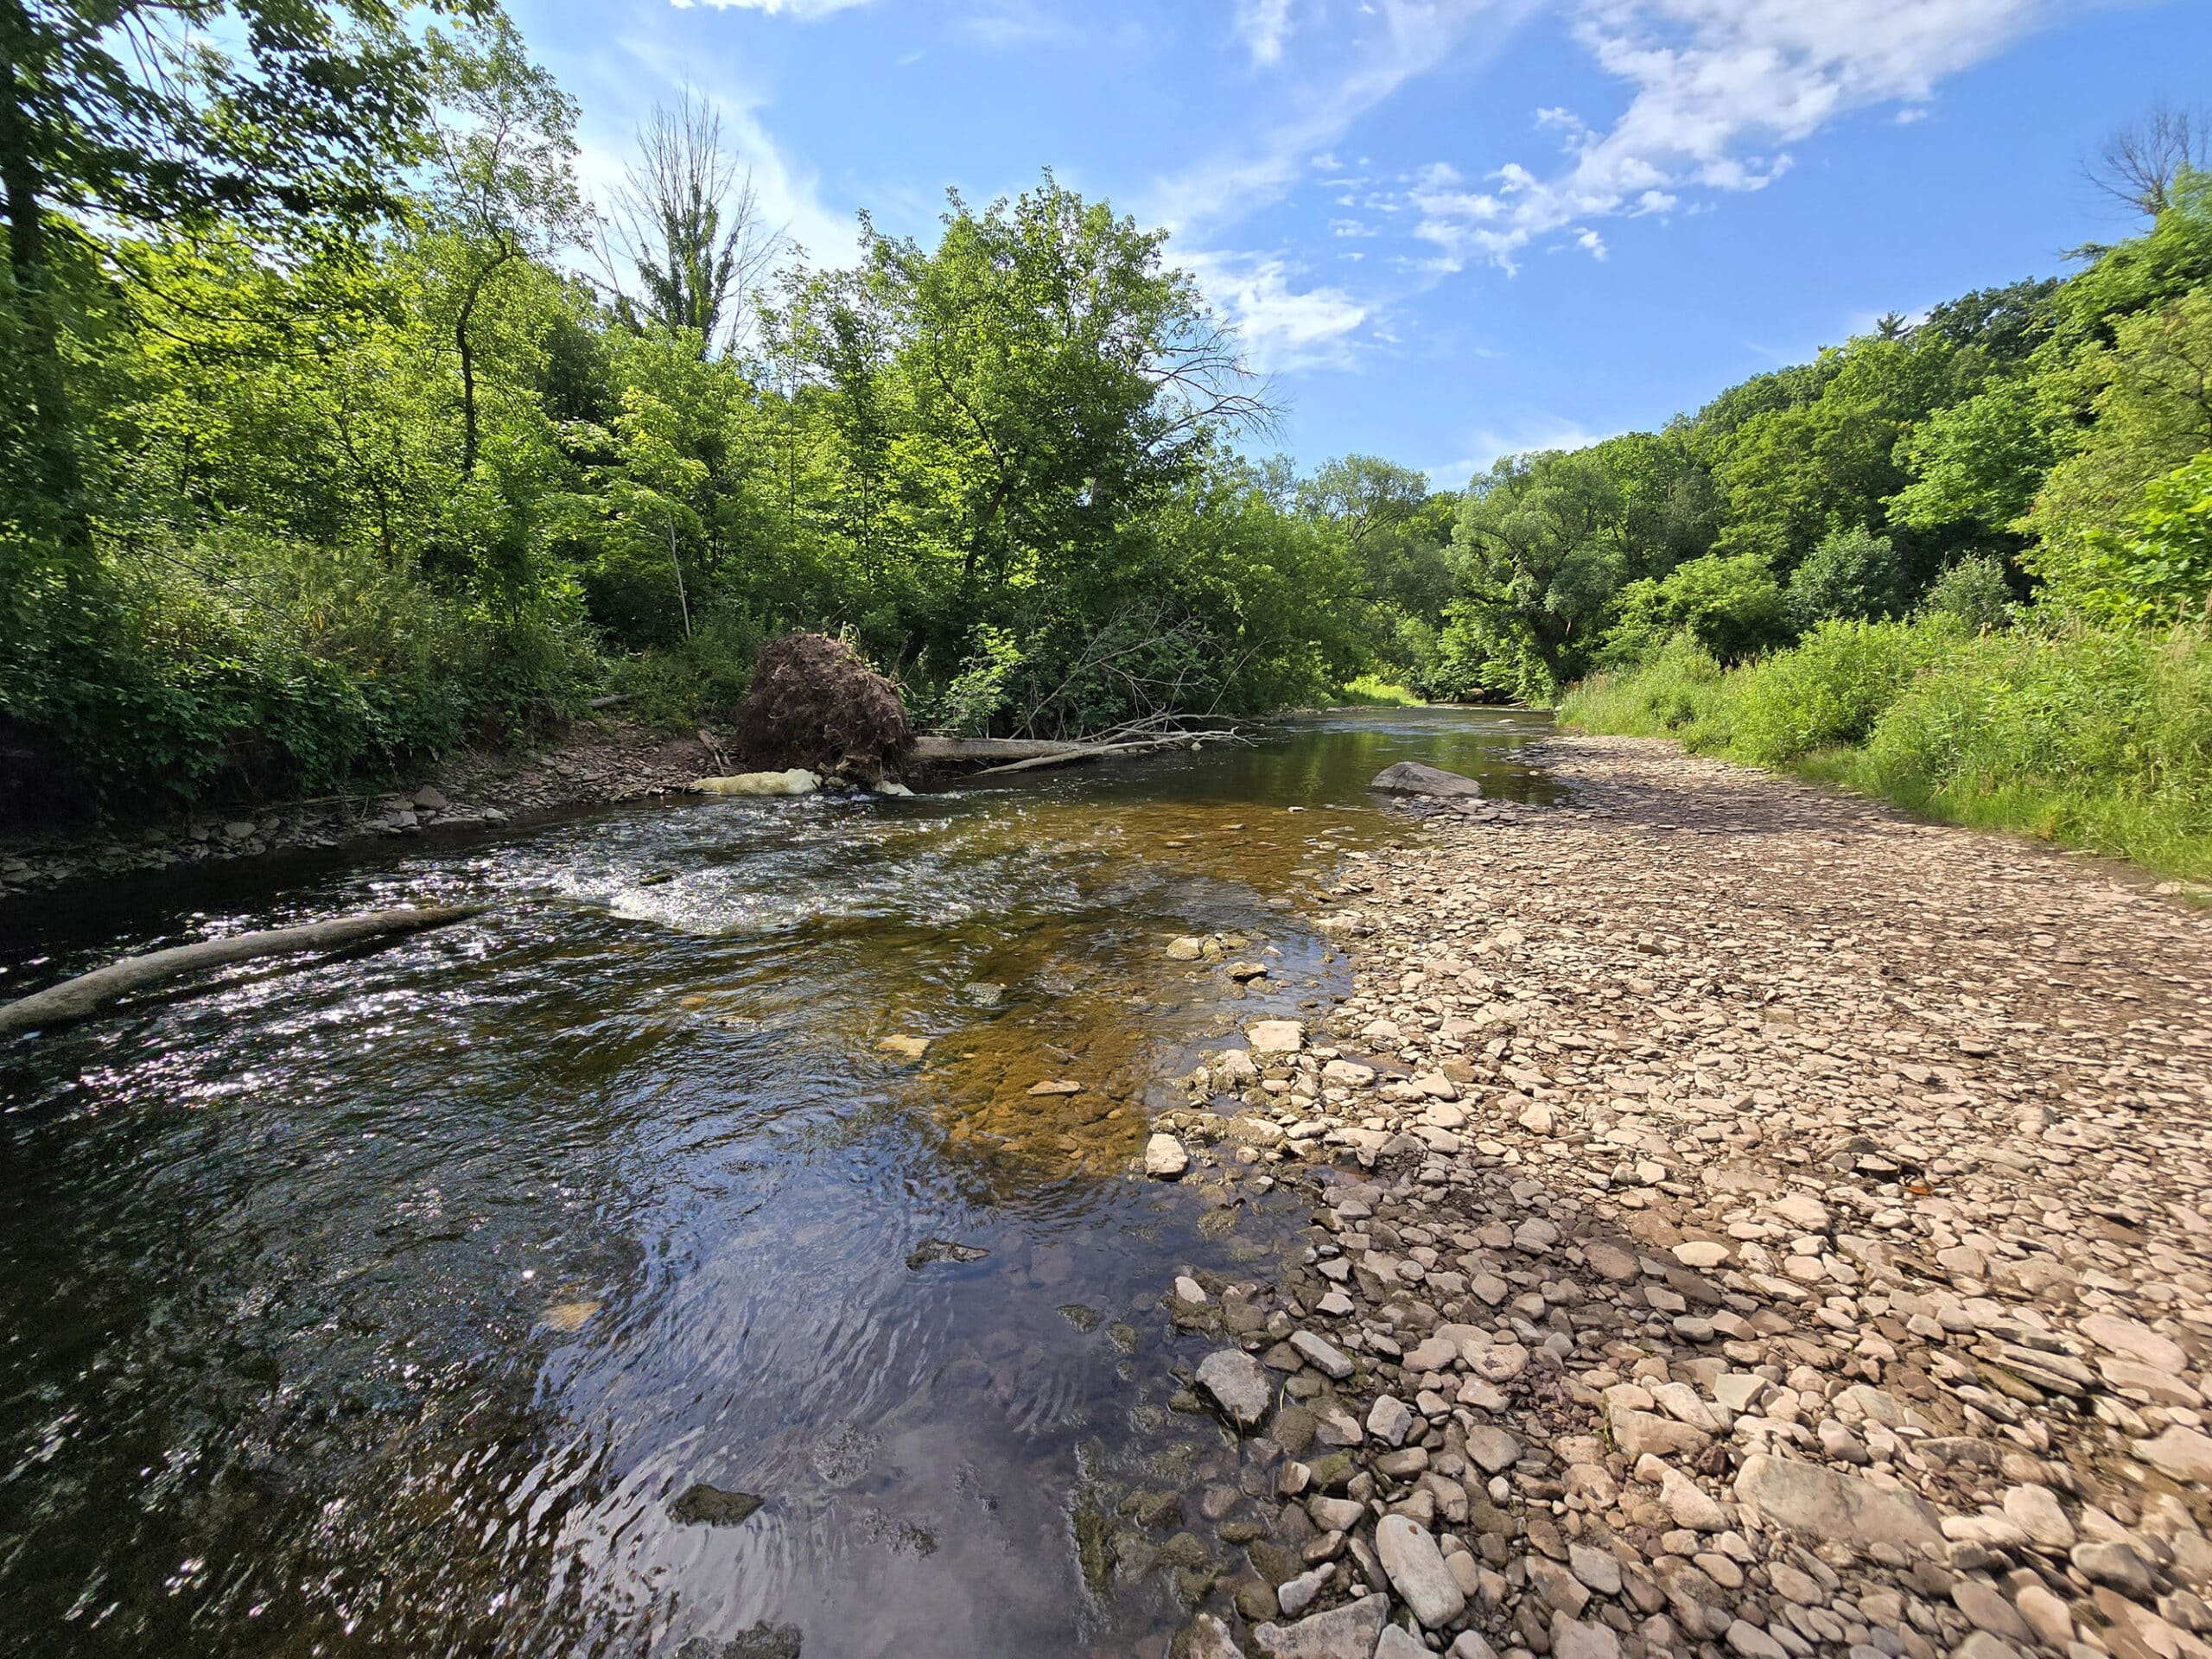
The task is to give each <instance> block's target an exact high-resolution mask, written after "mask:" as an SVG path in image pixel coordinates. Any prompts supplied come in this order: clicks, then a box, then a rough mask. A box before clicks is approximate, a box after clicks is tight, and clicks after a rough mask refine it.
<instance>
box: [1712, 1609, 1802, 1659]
mask: <svg viewBox="0 0 2212 1659" xmlns="http://www.w3.org/2000/svg"><path fill="white" fill-rule="evenodd" d="M1722 1639H1723V1640H1725V1641H1726V1643H1728V1649H1729V1651H1730V1652H1732V1653H1736V1654H1740V1655H1741V1656H1743V1659H1789V1649H1787V1648H1785V1647H1783V1645H1782V1643H1779V1642H1777V1641H1776V1640H1775V1639H1774V1638H1773V1637H1770V1636H1769V1635H1768V1634H1767V1633H1766V1632H1765V1631H1764V1630H1761V1629H1759V1627H1758V1625H1756V1624H1752V1623H1751V1621H1750V1620H1749V1619H1744V1618H1739V1619H1738V1620H1736V1622H1735V1623H1734V1624H1731V1625H1729V1627H1728V1634H1727V1635H1726V1637H1723V1638H1722Z"/></svg>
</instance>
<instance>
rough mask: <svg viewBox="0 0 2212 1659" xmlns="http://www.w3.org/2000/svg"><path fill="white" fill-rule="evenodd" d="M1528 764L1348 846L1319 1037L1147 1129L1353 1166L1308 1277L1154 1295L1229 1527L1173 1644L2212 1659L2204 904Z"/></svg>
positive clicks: (2210, 1227)
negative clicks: (1350, 859)
mask: <svg viewBox="0 0 2212 1659" xmlns="http://www.w3.org/2000/svg"><path fill="white" fill-rule="evenodd" d="M1548 758H1549V760H1550V761H1551V763H1552V767H1553V770H1554V773H1555V775H1560V776H1561V777H1563V778H1565V779H1567V781H1569V782H1570V783H1571V784H1572V785H1573V786H1574V789H1575V795H1574V800H1573V804H1571V805H1569V806H1566V807H1562V808H1559V809H1555V810H1546V811H1536V810H1529V811H1526V812H1523V813H1522V814H1520V815H1518V816H1516V817H1515V818H1513V819H1512V820H1511V821H1510V823H1495V822H1493V823H1475V822H1471V821H1467V820H1465V819H1462V818H1459V817H1450V818H1445V819H1440V821H1439V822H1438V823H1436V824H1435V825H1434V826H1433V827H1432V829H1429V830H1428V831H1427V832H1425V833H1424V834H1423V836H1421V838H1420V840H1419V841H1417V842H1415V844H1414V845H1412V846H1410V847H1408V848H1406V849H1401V850H1399V851H1397V852H1395V853H1392V854H1387V855H1382V856H1378V857H1377V858H1376V859H1375V860H1373V861H1370V862H1367V863H1365V864H1363V865H1362V866H1361V867H1360V872H1359V874H1360V876H1361V877H1362V878H1363V879H1362V880H1361V881H1360V882H1359V884H1358V885H1359V886H1362V887H1367V888H1369V889H1370V891H1368V892H1366V893H1346V894H1345V895H1344V896H1345V897H1346V898H1348V899H1357V903H1358V904H1359V906H1360V907H1361V910H1362V912H1363V916H1364V917H1365V918H1366V919H1367V921H1368V924H1369V926H1370V930H1371V931H1369V932H1367V933H1366V934H1365V935H1364V936H1363V937H1361V938H1360V942H1359V943H1358V944H1357V945H1356V946H1355V947H1354V948H1355V950H1356V951H1357V957H1356V961H1357V965H1358V969H1359V971H1358V976H1357V989H1356V994H1355V995H1353V996H1352V997H1351V999H1350V1000H1349V1001H1347V1002H1346V1003H1345V1004H1344V1006H1343V1007H1340V1008H1339V1009H1338V1011H1337V1014H1336V1016H1335V1019H1334V1020H1333V1022H1332V1024H1333V1030H1332V1031H1331V1032H1322V1031H1319V1030H1309V1029H1307V1028H1306V1027H1301V1026H1299V1025H1297V1024H1295V1023H1294V1022H1288V1021H1268V1022H1263V1023H1262V1024H1258V1025H1255V1026H1253V1027H1250V1028H1249V1031H1248V1033H1246V1036H1247V1043H1246V1045H1245V1046H1243V1047H1232V1048H1229V1049H1226V1050H1224V1051H1223V1052H1219V1053H1217V1054H1214V1055H1211V1056H1209V1057H1208V1058H1207V1061H1206V1064H1205V1065H1204V1066H1202V1067H1201V1068H1200V1070H1199V1071H1198V1073H1197V1074H1195V1075H1194V1076H1192V1077H1190V1078H1188V1079H1186V1080H1185V1082H1186V1084H1187V1085H1188V1089H1189V1102H1190V1103H1189V1104H1188V1105H1187V1106H1186V1107H1184V1108H1179V1109H1175V1110H1173V1111H1170V1112H1168V1113H1166V1114H1165V1115H1163V1116H1162V1117H1161V1118H1160V1121H1159V1122H1158V1123H1156V1125H1155V1126H1154V1127H1155V1132H1154V1138H1153V1140H1152V1141H1151V1143H1150V1145H1149V1146H1148V1147H1147V1153H1146V1163H1147V1169H1148V1170H1149V1171H1150V1172H1151V1173H1154V1174H1155V1175H1157V1176H1160V1177H1164V1178H1180V1179H1200V1178H1203V1179H1208V1180H1211V1181H1225V1182H1227V1183H1228V1184H1229V1185H1230V1186H1231V1187H1232V1189H1233V1188H1234V1186H1235V1185H1237V1184H1239V1183H1245V1182H1252V1183H1259V1184H1270V1185H1271V1184H1274V1183H1275V1182H1278V1181H1281V1180H1284V1179H1293V1180H1301V1181H1312V1182H1313V1183H1314V1185H1315V1188H1316V1191H1317V1192H1318V1193H1319V1203H1318V1205H1317V1208H1316V1211H1315V1216H1314V1224H1313V1230H1312V1233H1311V1235H1310V1249H1308V1251H1307V1254H1306V1261H1305V1262H1304V1264H1303V1266H1302V1267H1300V1268H1299V1269H1298V1270H1297V1271H1295V1272H1294V1273H1291V1274H1287V1275H1286V1276H1284V1277H1282V1278H1281V1280H1280V1281H1277V1282H1273V1283H1259V1282H1254V1283H1247V1284H1241V1285H1236V1286H1220V1285H1214V1286H1208V1285H1206V1284H1204V1283H1200V1282H1198V1281H1197V1280H1195V1279H1192V1278H1190V1277H1187V1276H1186V1277H1185V1279H1184V1280H1182V1281H1179V1283H1178V1286H1177V1287H1176V1289H1175V1291H1174V1293H1173V1295H1172V1297H1171V1298H1170V1305H1171V1309H1172V1310H1173V1312H1174V1315H1175V1319H1176V1323H1177V1324H1178V1325H1179V1326H1180V1327H1181V1328H1183V1329H1184V1330H1185V1331H1187V1332H1203V1333H1207V1336H1208V1339H1209V1341H1210V1342H1211V1344H1213V1345H1212V1347H1211V1351H1208V1352H1206V1353H1205V1354H1204V1355H1203V1356H1202V1357H1200V1358H1199V1359H1198V1363H1196V1364H1195V1366H1194V1368H1193V1372H1192V1376H1191V1378H1190V1395H1189V1399H1188V1401H1187V1402H1186V1403H1189V1404H1193V1405H1195V1404H1198V1403H1201V1402H1202V1403H1203V1404H1205V1406H1207V1407H1208V1408H1211V1409H1212V1410H1214V1411H1215V1412H1217V1414H1219V1415H1220V1416H1221V1417H1222V1418H1223V1420H1224V1422H1225V1423H1226V1424H1227V1425H1229V1426H1230V1427H1232V1428H1233V1429H1234V1431H1235V1432H1236V1436H1237V1438H1238V1444H1239V1459H1240V1464H1239V1468H1240V1471H1241V1472H1240V1477H1239V1482H1238V1484H1237V1485H1236V1487H1234V1488H1231V1489H1229V1490H1227V1491H1226V1493H1225V1495H1224V1496H1219V1497H1216V1495H1215V1494H1214V1493H1213V1491H1212V1490H1211V1489H1209V1491H1208V1493H1207V1494H1205V1495H1204V1496H1203V1497H1202V1498H1201V1503H1200V1507H1201V1509H1202V1510H1204V1511H1205V1513H1207V1514H1209V1515H1219V1516H1233V1517H1235V1519H1234V1522H1233V1524H1235V1525H1236V1526H1237V1527H1238V1528H1239V1529H1241V1530H1240V1535H1248V1534H1249V1537H1248V1541H1246V1542H1245V1544H1244V1545H1243V1553H1244V1558H1245V1563H1246V1565H1247V1566H1249V1571H1247V1570H1245V1567H1240V1566H1238V1565H1236V1563H1235V1562H1234V1561H1232V1564H1231V1566H1230V1567H1229V1568H1227V1569H1225V1570H1224V1571H1222V1572H1220V1573H1216V1574H1213V1575H1211V1576H1210V1577H1209V1576H1207V1575H1204V1574H1201V1575H1199V1576H1198V1578H1194V1579H1191V1580H1189V1582H1188V1584H1187V1586H1186V1587H1187V1589H1188V1590H1189V1591H1191V1592H1194V1593H1193V1595H1192V1599H1193V1600H1194V1601H1196V1602H1197V1603H1198V1604H1199V1606H1200V1610H1201V1611H1199V1613H1198V1617H1197V1618H1196V1619H1195V1621H1194V1622H1193V1623H1192V1624H1191V1625H1190V1627H1189V1628H1188V1630H1186V1632H1185V1634H1184V1636H1182V1637H1179V1642H1181V1643H1183V1644H1184V1647H1185V1649H1187V1652H1188V1653H1189V1654H1191V1655H1202V1656H1207V1659H1218V1656H1225V1655H1229V1654H1233V1653H1238V1652H1244V1653H1253V1654H1266V1655H1280V1656H1289V1655H1300V1656H1358V1659H1371V1656H1376V1655H1397V1656H1409V1655H1413V1654H1417V1653H1433V1652H1449V1653H1451V1654H1453V1655H1455V1656H1459V1659H1490V1656H1492V1655H1496V1654H1503V1655H1505V1656H1507V1659H1524V1656H1538V1655H1551V1654H1556V1655H1559V1656H1560V1659H1660V1656H1665V1655H1684V1656H1687V1655H1690V1654H1696V1655H1699V1656H1700V1659H1724V1656H1729V1655H1732V1656H1736V1659H1784V1656H1787V1659H1810V1656H1812V1655H1813V1654H1815V1653H1816V1652H1825V1653H1832V1654H1834V1655H1835V1656H1838V1659H1846V1656H1847V1659H1898V1656H1910V1659H1937V1656H1941V1655H1956V1656H1959V1659H2025V1656H2028V1655H2030V1654H2032V1653H2037V1652H2044V1653H2049V1654H2051V1655H2054V1656H2065V1659H2105V1656H2111V1659H2152V1656H2156V1659H2212V1645H2208V1643H2207V1640H2206V1638H2207V1637H2208V1636H2212V1609H2208V1607H2207V1605H2206V1603H2205V1601H2204V1600H2203V1599H2202V1597H2203V1596H2204V1595H2205V1594H2206V1592H2207V1590H2208V1586H2212V1541H2208V1539H2207V1537H2206V1535H2205V1533H2204V1530H2203V1529H2204V1527H2205V1525H2206V1524H2207V1523H2208V1522H2212V1491H2208V1483H2212V1436H2208V1434H2207V1433H2206V1427H2207V1424H2206V1420H2205V1415H2204V1413H2205V1410H2206V1408H2205V1402H2204V1396H2203V1391H2204V1389H2205V1388H2206V1386H2207V1383H2206V1378H2205V1375H2204V1369H2203V1368H2204V1363H2205V1361H2206V1357H2207V1356H2208V1355H2212V1260H2208V1249H2207V1241H2208V1239H2212V1217H2208V1215H2207V1213H2206V1211H2205V1210H2204V1209H2203V1208H2202V1205H2203V1202H2204V1199H2205V1196H2206V1194H2205V1185H2206V1178H2207V1173H2208V1167H2212V1166H2208V1154H2212V1066H2208V1065H2207V1063H2206V1061H2207V1056H2208V1055H2212V1033H2208V1031H2207V1029H2206V1020H2205V1007H2206V994H2207V991H2208V989H2212V929H2209V928H2208V927H2207V925H2206V924H2205V923H2204V922H2203V921H2202V920H2201V919H2199V918H2197V917H2196V916H2193V915H2191V914H2190V913H2188V912H2183V911H2181V910H2179V909H2177V908H2176V907H2175V906H2172V905H2171V904H2170V903H2168V902H2166V901H2165V900H2164V899H2159V898H2157V897H2154V896H2152V895H2151V894H2149V893H2146V892H2145V891H2143V890H2141V889H2139V888H2135V887H2127V886H2124V885H2121V884H2120V883H2118V882H2116V881H2114V880H2113V879H2112V878H2111V877H2110V876H2108V875H2106V874H2099V873H2096V872H2094V871H2091V870H2088V869H2085V868H2081V867H2079V866H2077V865H2073V864H2069V862H2067V861H2063V860H2060V859H2057V858H2056V857H2052V856H2049V855H2044V854H2041V853H2038V852H2035V851H2031V850H2030V849H2024V848H2022V847H2020V846H2018V845H2017V844H2016V843H2012V842H2002V841H1997V840H1993V839H1991V838H1986V837H1981V836H1974V835H1971V834H1968V833H1966V832H1961V831H1955V830H1948V829H1935V828H1931V827H1929V826H1923V825H1917V824H1912V823H1906V822H1904V821H1903V820H1901V819H1898V818H1896V817H1891V815H1889V814H1887V813H1885V812H1883V811H1880V810H1877V809H1875V808H1872V807H1870V806H1867V805H1866V804H1863V803H1855V802H1848V801H1843V800H1839V799H1836V798H1831V797H1828V796H1826V795H1822V794H1820V793H1818V792H1816V791H1810V790H1808V789H1803V788H1800V787H1798V786H1796V785H1789V784H1785V783H1782V782H1778V781H1776V780H1773V779H1767V778H1764V777H1762V776H1760V775H1758V774H1755V773H1748V772H1739V771H1736V770H1733V769H1730V768H1726V767H1724V766H1719V765H1718V764H1717V763H1711V762H1705V761H1699V760H1688V759H1686V758H1684V757H1681V756H1680V755H1679V754H1677V753H1675V752H1674V751H1672V750H1671V749H1669V748H1665V747H1660V746H1655V745H1642V744H1632V743H1624V742H1620V741H1589V740H1581V741H1559V742H1555V743H1554V745H1553V746H1551V753H1550V755H1549V757H1548ZM1221 1535H1222V1536H1223V1537H1224V1539H1226V1538H1228V1537H1229V1533H1228V1530H1227V1528H1226V1527H1224V1529H1223V1531H1222V1534H1221ZM1133 1548H1134V1547H1133ZM1201 1580H1203V1582H1201Z"/></svg>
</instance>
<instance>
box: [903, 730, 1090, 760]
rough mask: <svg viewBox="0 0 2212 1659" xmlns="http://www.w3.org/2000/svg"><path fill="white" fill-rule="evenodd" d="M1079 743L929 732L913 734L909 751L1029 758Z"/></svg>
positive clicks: (933, 756)
mask: <svg viewBox="0 0 2212 1659" xmlns="http://www.w3.org/2000/svg"><path fill="white" fill-rule="evenodd" d="M1082 747H1083V745H1082V744H1080V743H1069V742H1065V741H1061V740H1059V739H1057V738H1041V737H935V736H931V737H918V738H916V739H915V740H914V747H913V749H912V751H911V755H912V759H914V760H1033V759H1036V758H1039V757H1043V756H1052V755H1059V754H1071V753H1076V752H1077V751H1079V750H1080V749H1081V748H1082Z"/></svg>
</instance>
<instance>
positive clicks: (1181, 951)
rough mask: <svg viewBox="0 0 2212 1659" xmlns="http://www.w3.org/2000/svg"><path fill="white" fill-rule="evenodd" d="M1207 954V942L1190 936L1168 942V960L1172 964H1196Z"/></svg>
mask: <svg viewBox="0 0 2212 1659" xmlns="http://www.w3.org/2000/svg"><path fill="white" fill-rule="evenodd" d="M1205 953H1206V942H1205V940H1204V939H1200V938H1192V937H1191V936H1190V935H1188V934H1185V936H1184V937H1183V938H1179V939H1170V940H1168V942H1167V960H1168V961H1170V962H1196V961H1197V960H1198V958H1199V957H1203V956H1204V955H1205Z"/></svg>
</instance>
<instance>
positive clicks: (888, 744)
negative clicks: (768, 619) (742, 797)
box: [736, 633, 914, 783]
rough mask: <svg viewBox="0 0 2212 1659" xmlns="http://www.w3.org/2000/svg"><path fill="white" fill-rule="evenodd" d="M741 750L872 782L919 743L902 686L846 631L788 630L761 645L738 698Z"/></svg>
mask: <svg viewBox="0 0 2212 1659" xmlns="http://www.w3.org/2000/svg"><path fill="white" fill-rule="evenodd" d="M736 727H737V732H736V738H737V750H738V753H740V754H741V755H743V756H744V757H745V759H746V760H747V762H748V763H749V764H750V765H751V766H753V767H755V768H757V769H759V770H760V771H764V772H788V771H792V770H797V769H804V770H807V771H810V772H825V773H838V774H842V775H843V776H845V777H849V778H859V779H865V780H867V781H868V782H870V783H874V782H875V781H876V780H877V779H880V778H882V777H883V776H885V774H886V773H887V772H890V771H891V770H892V769H893V766H894V765H895V764H896V762H897V761H898V760H899V756H901V755H902V754H904V753H906V750H907V749H909V748H910V747H912V745H913V741H914V740H913V734H912V731H911V730H910V729H909V728H908V727H907V724H906V707H905V705H904V704H902V703H901V702H899V688H898V687H897V686H895V685H893V683H891V682H890V681H889V680H887V679H886V678H884V677H883V676H882V675H880V674H879V673H877V672H876V671H874V669H872V668H870V667H869V666H868V664H866V663H864V662H862V661H861V657H860V653H859V652H856V651H855V650H854V649H853V648H852V647H851V646H850V645H847V644H846V643H845V642H844V641H843V640H842V639H829V637H828V636H826V635H823V634H819V633H787V634H785V635H784V637H783V638H782V639H772V640H770V641H769V642H768V643H767V644H766V645H763V646H762V647H761V648H760V660H759V661H758V662H756V663H755V664H753V681H752V683H751V684H750V685H749V686H748V687H747V690H746V693H745V697H744V700H743V701H742V702H740V703H739V704H738V705H737V717H736Z"/></svg>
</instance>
